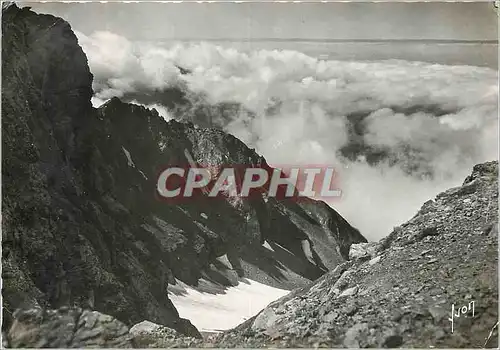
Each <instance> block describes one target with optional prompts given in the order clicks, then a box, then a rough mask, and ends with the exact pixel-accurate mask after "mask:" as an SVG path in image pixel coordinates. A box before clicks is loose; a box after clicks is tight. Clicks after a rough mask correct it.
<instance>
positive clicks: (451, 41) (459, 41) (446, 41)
mask: <svg viewBox="0 0 500 350" xmlns="http://www.w3.org/2000/svg"><path fill="white" fill-rule="evenodd" d="M145 41H207V42H312V43H433V44H497V45H498V39H485V40H464V39H307V38H164V39H156V40H155V39H151V40H145Z"/></svg>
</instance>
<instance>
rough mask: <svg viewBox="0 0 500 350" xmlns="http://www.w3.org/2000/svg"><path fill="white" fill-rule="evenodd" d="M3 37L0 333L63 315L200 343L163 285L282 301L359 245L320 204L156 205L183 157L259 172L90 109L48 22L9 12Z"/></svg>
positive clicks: (76, 68)
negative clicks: (146, 325)
mask: <svg viewBox="0 0 500 350" xmlns="http://www.w3.org/2000/svg"><path fill="white" fill-rule="evenodd" d="M2 31H3V36H2V57H3V66H2V151H3V152H2V153H3V154H2V156H3V157H2V180H3V181H2V184H3V187H2V194H3V211H2V215H3V220H2V235H3V242H2V248H3V250H2V254H3V255H2V262H3V290H2V294H3V302H4V313H3V315H4V320H5V322H4V325H3V327H4V329H5V328H6V327H8V326H9V324H10V323H11V322H12V313H13V312H14V310H15V309H16V308H19V307H23V308H32V307H35V308H37V307H51V308H59V307H62V306H65V305H76V306H81V307H85V308H90V309H94V310H98V311H101V312H104V313H106V314H109V315H112V316H113V317H116V318H117V319H118V320H120V321H123V322H125V323H126V324H127V325H129V326H131V325H132V324H134V323H137V322H140V321H143V320H149V321H152V322H156V323H159V324H163V325H166V326H169V327H171V328H173V329H176V330H177V331H179V332H181V333H183V334H187V335H191V336H196V337H199V336H200V334H199V332H198V331H197V330H196V328H195V327H193V326H192V325H191V323H190V322H189V321H188V320H185V319H181V318H180V317H179V315H178V312H177V311H176V309H175V307H174V306H173V304H172V303H171V302H170V300H169V299H168V297H167V286H168V285H172V284H175V283H176V280H181V281H183V282H184V283H187V284H189V285H192V286H197V287H198V288H202V286H205V285H207V284H210V286H211V288H212V289H213V288H214V286H215V287H217V288H219V290H220V291H222V290H223V289H224V287H226V286H231V285H234V284H237V283H238V280H239V279H240V278H243V277H247V278H251V279H254V280H257V281H259V282H262V283H266V284H268V285H272V286H277V287H281V288H288V289H291V288H294V287H297V286H303V285H305V284H306V283H308V282H309V281H311V280H314V279H316V278H318V277H320V276H321V275H323V274H324V273H325V272H326V271H328V270H329V269H333V268H335V267H336V266H337V265H338V264H341V263H343V262H345V261H346V260H347V259H348V251H349V247H350V245H351V244H352V243H359V242H366V240H365V239H364V237H363V236H362V235H361V234H360V233H359V232H358V231H357V230H356V229H354V228H353V227H351V226H350V225H349V224H348V223H347V222H346V221H345V220H344V219H343V218H342V217H340V215H339V214H337V213H336V212H335V211H334V210H332V209H331V208H330V207H328V206H327V205H326V204H324V203H322V202H316V201H312V200H311V201H307V202H301V203H295V202H291V201H278V200H275V199H273V198H265V196H261V197H258V198H252V199H237V198H236V199H235V198H228V199H227V200H208V199H207V198H203V197H200V198H198V199H197V200H196V201H191V202H188V201H186V202H183V203H174V204H171V203H163V202H161V201H159V200H157V199H156V198H155V188H156V180H157V174H158V171H159V170H161V169H164V168H165V167H166V166H168V165H173V164H187V163H188V161H189V160H188V159H187V158H186V155H185V154H186V151H188V152H189V153H190V154H191V155H192V157H193V159H194V160H195V162H197V163H204V164H207V163H208V164H212V165H216V164H217V165H220V164H225V165H231V164H247V165H248V166H252V165H256V164H260V165H265V160H264V159H263V158H262V157H260V156H259V155H257V154H256V153H255V152H254V151H253V150H250V149H248V148H247V147H246V146H245V145H244V144H243V143H242V142H240V141H239V140H238V139H236V138H234V137H232V136H231V135H227V134H225V133H223V132H222V131H218V130H213V129H201V128H198V127H195V126H194V125H193V124H184V123H179V122H176V121H171V122H169V123H167V122H165V121H164V120H163V119H162V118H161V117H160V116H159V115H158V113H157V112H156V111H155V110H149V109H146V108H143V107H141V106H137V105H131V104H126V103H123V102H121V101H120V100H118V99H112V100H110V101H108V102H107V103H106V104H104V105H103V106H102V107H101V108H99V109H94V108H93V107H92V106H91V103H90V99H91V96H92V89H91V84H92V74H91V73H90V71H89V68H88V65H87V59H86V56H85V54H84V53H83V51H82V49H81V48H80V47H79V46H78V42H77V39H76V37H75V35H74V33H73V32H72V30H71V28H70V26H69V24H68V23H66V22H65V21H63V20H62V19H60V18H56V17H53V16H50V15H38V14H36V13H34V12H32V11H30V10H29V9H26V8H25V9H19V8H18V7H16V6H15V5H13V6H10V7H8V8H6V9H5V10H3V11H2ZM175 102H176V103H178V104H179V103H180V104H182V99H180V100H179V101H177V100H176V101H175ZM174 107H175V108H177V106H174ZM174 107H173V108H174ZM179 108H181V109H182V106H180V107H179ZM305 246H307V247H308V249H304V247H305ZM269 247H270V248H271V249H269ZM217 288H216V289H217Z"/></svg>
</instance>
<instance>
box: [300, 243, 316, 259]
mask: <svg viewBox="0 0 500 350" xmlns="http://www.w3.org/2000/svg"><path fill="white" fill-rule="evenodd" d="M301 244H302V251H303V252H304V255H305V256H306V258H307V260H309V262H310V263H311V264H313V265H316V263H315V262H314V256H313V253H312V250H311V243H310V242H309V241H308V240H307V239H304V240H303V241H302V242H301Z"/></svg>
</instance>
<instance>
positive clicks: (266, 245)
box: [262, 241, 274, 252]
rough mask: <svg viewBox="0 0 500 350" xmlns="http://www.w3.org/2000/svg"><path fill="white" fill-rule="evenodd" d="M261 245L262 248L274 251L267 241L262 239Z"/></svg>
mask: <svg viewBox="0 0 500 350" xmlns="http://www.w3.org/2000/svg"><path fill="white" fill-rule="evenodd" d="M262 246H263V247H264V248H266V249H267V250H270V251H272V252H274V249H273V247H271V246H270V245H269V243H268V242H267V241H264V244H262Z"/></svg>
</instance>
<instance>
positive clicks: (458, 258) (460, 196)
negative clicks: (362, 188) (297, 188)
mask: <svg viewBox="0 0 500 350" xmlns="http://www.w3.org/2000/svg"><path fill="white" fill-rule="evenodd" d="M354 248H356V249H354ZM350 257H351V260H350V261H348V262H346V263H343V264H341V265H339V266H338V267H337V268H335V269H334V270H333V271H331V272H329V273H327V274H325V275H324V276H322V277H321V278H320V279H318V280H317V281H316V282H314V283H312V284H311V285H310V286H307V287H304V288H302V289H297V290H296V291H294V292H292V293H290V294H289V295H287V296H285V297H283V298H282V299H280V300H278V301H276V302H274V303H271V304H270V305H269V306H268V307H267V308H265V309H264V310H263V311H262V312H261V313H259V314H258V315H257V316H256V317H254V318H252V319H250V320H248V321H247V322H245V323H244V324H242V325H240V326H239V327H237V328H235V329H234V330H231V331H229V332H227V333H226V334H224V335H223V336H222V337H221V338H220V339H219V340H218V343H217V346H229V347H233V346H248V347H264V346H279V347H297V346H299V347H300V346H309V347H310V346H313V345H316V346H326V347H349V348H359V347H409V348H416V347H429V346H432V347H439V348H462V347H464V348H465V347H469V348H471V347H474V348H476V347H492V348H497V347H498V162H496V161H495V162H489V163H484V164H478V165H476V166H475V167H474V169H473V172H472V174H471V175H470V176H469V177H468V178H467V179H466V180H465V182H464V183H463V185H462V186H460V187H457V188H452V189H450V190H448V191H446V192H444V193H441V194H439V195H438V196H437V197H436V198H435V199H434V200H430V201H428V202H426V203H425V204H424V205H423V206H422V208H421V210H420V211H419V212H418V213H417V214H416V215H415V216H414V217H413V218H412V219H411V220H410V221H408V222H407V223H405V224H403V225H401V226H400V227H397V228H395V230H394V231H393V232H392V233H391V234H390V235H389V236H387V237H386V238H385V239H383V240H382V241H381V242H379V243H366V244H359V245H353V246H352V247H351V252H350ZM472 302H473V304H471V303H472ZM452 307H453V309H452ZM464 307H465V309H463V308H464ZM472 308H474V310H472ZM457 310H460V311H457ZM463 310H465V312H463ZM452 312H453V314H454V316H452ZM457 313H458V316H457ZM452 317H453V321H454V323H453V328H452V323H451V318H452Z"/></svg>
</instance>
